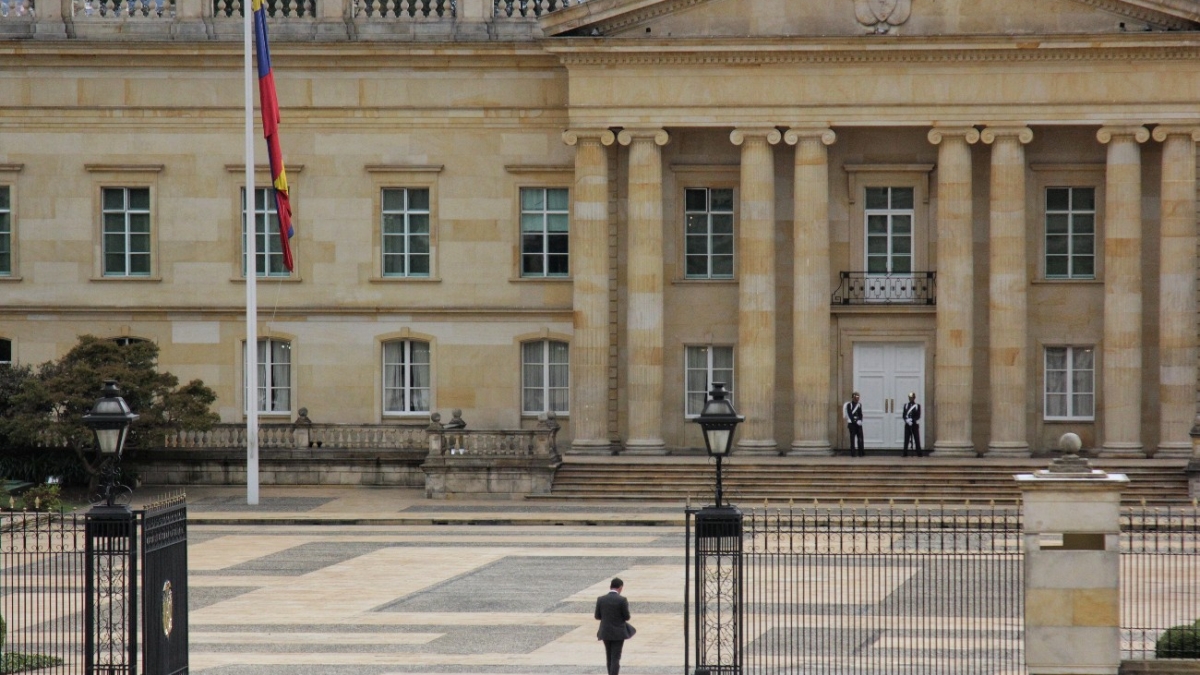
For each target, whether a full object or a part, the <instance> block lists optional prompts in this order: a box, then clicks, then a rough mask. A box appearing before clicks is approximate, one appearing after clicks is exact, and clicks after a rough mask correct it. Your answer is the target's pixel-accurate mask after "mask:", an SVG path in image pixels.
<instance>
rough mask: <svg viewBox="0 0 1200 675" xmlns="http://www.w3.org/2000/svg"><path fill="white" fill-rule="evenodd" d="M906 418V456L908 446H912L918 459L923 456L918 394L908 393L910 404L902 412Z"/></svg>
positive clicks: (906, 454) (905, 454)
mask: <svg viewBox="0 0 1200 675" xmlns="http://www.w3.org/2000/svg"><path fill="white" fill-rule="evenodd" d="M901 413H902V414H903V416H904V456H905V457H908V446H909V443H911V444H912V448H913V450H915V451H916V453H917V457H920V456H921V404H920V403H917V393H916V392H915V391H910V392H909V393H908V403H905V404H904V409H903V410H901Z"/></svg>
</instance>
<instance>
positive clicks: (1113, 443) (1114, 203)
mask: <svg viewBox="0 0 1200 675" xmlns="http://www.w3.org/2000/svg"><path fill="white" fill-rule="evenodd" d="M1096 138H1097V139H1099V140H1100V142H1101V143H1105V144H1107V145H1108V165H1107V167H1106V171H1105V179H1104V191H1105V194H1104V212H1105V213H1104V219H1105V224H1104V349H1103V352H1102V361H1101V364H1100V367H1101V375H1100V377H1101V381H1102V387H1103V389H1102V391H1103V395H1104V398H1103V407H1102V414H1103V422H1104V427H1103V443H1102V446H1101V448H1100V454H1101V456H1105V457H1142V456H1144V453H1143V450H1142V150H1141V148H1140V147H1138V144H1140V143H1145V142H1146V141H1147V140H1148V139H1149V138H1150V132H1149V131H1147V130H1146V128H1145V127H1139V126H1129V127H1102V128H1101V129H1100V131H1099V132H1097V133H1096Z"/></svg>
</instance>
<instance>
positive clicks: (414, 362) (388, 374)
mask: <svg viewBox="0 0 1200 675" xmlns="http://www.w3.org/2000/svg"><path fill="white" fill-rule="evenodd" d="M429 394H430V374H429V343H428V342H421V341H419V340H394V341H392V342H385V343H383V412H385V413H411V412H429V406H430V400H429V398H430V396H429Z"/></svg>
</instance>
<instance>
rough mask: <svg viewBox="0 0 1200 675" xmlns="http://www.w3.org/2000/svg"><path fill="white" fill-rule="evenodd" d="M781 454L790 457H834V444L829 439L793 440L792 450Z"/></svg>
mask: <svg viewBox="0 0 1200 675" xmlns="http://www.w3.org/2000/svg"><path fill="white" fill-rule="evenodd" d="M781 454H784V455H787V456H789V457H832V456H833V446H832V445H831V444H830V443H829V441H792V448H791V450H785V451H784V452H782V453H781Z"/></svg>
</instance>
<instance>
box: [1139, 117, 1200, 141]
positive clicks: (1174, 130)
mask: <svg viewBox="0 0 1200 675" xmlns="http://www.w3.org/2000/svg"><path fill="white" fill-rule="evenodd" d="M1151 136H1153V137H1154V140H1156V141H1158V142H1159V143H1162V142H1163V141H1165V140H1167V136H1191V137H1192V140H1193V141H1200V122H1198V123H1196V124H1160V125H1158V126H1156V127H1154V131H1153V132H1151Z"/></svg>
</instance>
